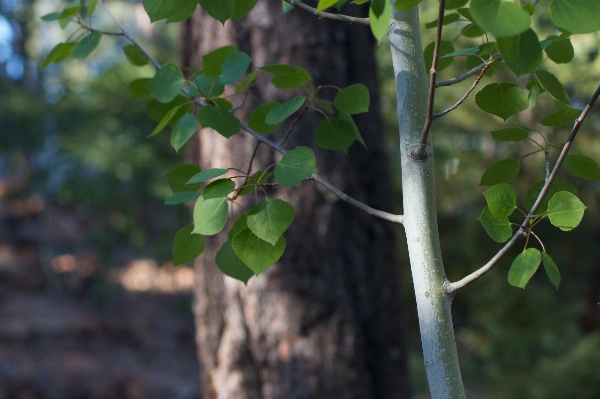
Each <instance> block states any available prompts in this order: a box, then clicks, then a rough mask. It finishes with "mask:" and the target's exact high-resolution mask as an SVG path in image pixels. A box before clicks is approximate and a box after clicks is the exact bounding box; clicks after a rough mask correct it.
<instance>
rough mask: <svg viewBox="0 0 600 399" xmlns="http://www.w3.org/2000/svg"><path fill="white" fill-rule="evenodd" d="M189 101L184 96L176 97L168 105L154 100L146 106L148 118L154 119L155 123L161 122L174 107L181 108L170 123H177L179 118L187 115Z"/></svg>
mask: <svg viewBox="0 0 600 399" xmlns="http://www.w3.org/2000/svg"><path fill="white" fill-rule="evenodd" d="M148 81H150V80H148ZM144 87H145V86H144ZM146 90H147V88H146ZM189 101H190V99H189V98H187V97H185V96H184V95H183V94H179V95H178V96H177V97H175V99H174V100H173V101H170V102H168V103H161V102H160V101H157V100H155V99H154V98H153V99H152V100H150V101H149V102H148V105H147V106H146V114H147V115H148V118H150V119H152V120H153V121H155V122H160V121H161V120H162V119H163V118H164V116H165V115H166V114H167V113H168V112H169V111H171V109H172V108H173V107H178V106H179V110H178V111H177V113H176V114H175V116H174V117H173V119H172V120H171V122H170V123H173V122H177V120H178V119H179V118H181V117H182V116H183V115H185V114H187V111H188V109H189ZM184 104H186V106H185V107H183V105H184Z"/></svg>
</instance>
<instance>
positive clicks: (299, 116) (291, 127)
mask: <svg viewBox="0 0 600 399" xmlns="http://www.w3.org/2000/svg"><path fill="white" fill-rule="evenodd" d="M309 107H310V102H308V103H307V104H306V106H305V107H304V109H303V110H302V112H300V113H299V114H298V116H297V117H296V119H294V122H292V126H290V128H289V129H288V131H287V132H286V133H285V136H284V137H283V139H282V140H281V142H280V143H279V145H283V144H284V143H285V142H286V141H287V139H288V138H289V137H290V134H292V130H294V128H295V127H296V124H297V123H298V121H299V120H300V118H302V116H303V115H304V114H305V113H306V111H307V110H308V108H309Z"/></svg>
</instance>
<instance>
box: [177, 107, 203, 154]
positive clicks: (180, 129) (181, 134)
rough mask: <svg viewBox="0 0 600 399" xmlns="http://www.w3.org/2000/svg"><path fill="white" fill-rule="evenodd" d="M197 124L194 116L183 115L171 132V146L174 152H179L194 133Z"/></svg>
mask: <svg viewBox="0 0 600 399" xmlns="http://www.w3.org/2000/svg"><path fill="white" fill-rule="evenodd" d="M198 126H199V122H198V118H197V117H196V115H193V114H185V115H183V116H182V117H181V118H179V120H178V121H177V123H176V124H175V126H174V127H173V131H172V132H171V145H172V146H173V148H174V149H175V151H179V149H180V148H181V147H183V145H184V144H185V143H187V141H188V140H189V139H190V138H191V137H192V136H193V135H194V133H196V130H198Z"/></svg>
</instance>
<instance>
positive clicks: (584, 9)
mask: <svg viewBox="0 0 600 399" xmlns="http://www.w3.org/2000/svg"><path fill="white" fill-rule="evenodd" d="M550 18H551V19H552V22H553V23H554V25H555V26H556V27H557V28H559V29H562V30H564V31H567V32H570V33H589V32H593V31H596V30H599V29H600V5H599V4H598V1H596V0H552V2H551V3H550Z"/></svg>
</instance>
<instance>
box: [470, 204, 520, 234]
mask: <svg viewBox="0 0 600 399" xmlns="http://www.w3.org/2000/svg"><path fill="white" fill-rule="evenodd" d="M477 220H479V222H480V223H481V225H482V226H483V228H484V229H485V231H486V232H487V233H488V235H489V236H490V238H491V239H492V240H494V241H496V242H506V241H508V239H509V238H510V237H511V236H512V226H511V225H510V221H509V220H508V218H506V217H505V218H502V219H498V218H496V217H495V216H494V215H493V214H492V212H491V211H490V208H488V207H487V206H486V207H485V209H484V210H483V212H482V213H481V215H480V216H479V218H478V219H477Z"/></svg>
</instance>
